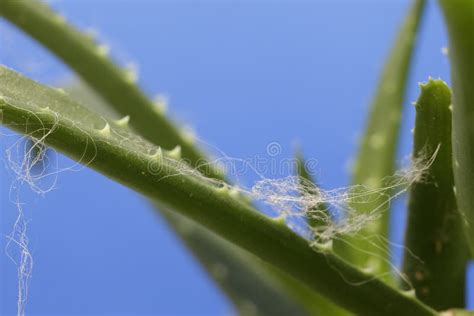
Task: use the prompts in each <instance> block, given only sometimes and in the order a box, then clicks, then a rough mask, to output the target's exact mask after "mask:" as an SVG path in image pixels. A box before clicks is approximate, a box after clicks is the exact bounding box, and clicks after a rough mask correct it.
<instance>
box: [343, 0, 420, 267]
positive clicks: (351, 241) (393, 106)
mask: <svg viewBox="0 0 474 316" xmlns="http://www.w3.org/2000/svg"><path fill="white" fill-rule="evenodd" d="M424 6H425V1H423V0H415V1H414V3H413V6H412V7H411V9H410V11H409V13H408V15H407V17H406V18H405V21H404V23H403V25H402V26H401V29H400V31H399V33H398V37H397V39H396V41H395V44H394V46H393V48H392V50H391V53H390V55H389V57H388V59H387V61H386V64H385V67H384V70H383V73H382V77H381V79H380V83H379V86H378V88H377V92H376V95H375V98H374V100H373V102H372V107H371V113H370V116H369V118H368V121H367V129H366V131H365V133H364V136H363V138H362V140H361V144H360V148H359V154H358V157H357V160H356V162H355V164H354V169H353V178H352V183H353V184H356V185H360V184H362V185H365V186H366V187H368V188H370V189H374V190H377V189H381V188H383V187H384V186H385V185H386V184H385V183H384V181H383V180H384V178H386V177H388V176H391V175H393V173H394V171H395V161H396V149H397V141H398V137H399V128H400V118H401V113H402V105H403V100H404V95H405V87H406V81H407V78H408V73H409V69H410V64H411V59H412V58H411V57H412V53H413V48H414V44H415V40H416V35H417V30H418V26H419V24H420V20H421V16H422V12H423V8H424ZM381 205H383V207H382V209H381V214H382V216H381V217H380V218H379V219H378V220H377V221H376V222H374V223H371V225H369V226H367V228H364V229H362V230H361V231H360V232H359V234H357V235H356V236H353V237H344V238H343V240H344V241H343V242H336V243H335V250H336V252H337V253H338V254H340V255H341V256H343V257H344V258H346V259H347V260H349V261H350V262H352V263H354V264H356V265H357V266H359V267H364V268H370V269H372V270H373V271H375V273H376V274H386V275H387V273H388V272H390V271H391V266H390V258H389V256H388V251H387V250H386V249H387V247H388V245H387V243H386V242H385V241H382V240H381V239H380V238H378V237H379V236H383V237H385V238H388V224H389V212H388V211H389V207H388V203H387V200H386V197H379V198H377V197H374V198H372V202H370V203H362V204H361V203H356V204H354V205H351V207H352V208H354V209H355V210H356V211H357V212H370V211H372V210H374V209H376V208H378V207H380V206H381ZM361 249H363V250H364V251H360V250H361Z"/></svg>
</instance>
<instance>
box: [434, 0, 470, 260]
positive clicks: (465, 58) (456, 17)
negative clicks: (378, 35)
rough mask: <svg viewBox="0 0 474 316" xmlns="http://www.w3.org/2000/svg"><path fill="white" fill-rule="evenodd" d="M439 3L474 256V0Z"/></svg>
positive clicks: (457, 175) (459, 190) (460, 192)
mask: <svg viewBox="0 0 474 316" xmlns="http://www.w3.org/2000/svg"><path fill="white" fill-rule="evenodd" d="M439 2H440V4H441V8H442V10H443V13H444V17H445V20H446V25H447V27H448V34H449V59H450V61H451V76H452V81H453V149H454V179H455V183H456V198H457V201H458V205H459V210H460V211H461V213H462V214H463V216H464V220H465V232H466V236H467V239H468V241H469V243H470V247H471V256H472V258H474V194H473V192H474V123H473V122H474V89H473V83H474V58H473V56H474V1H472V0H440V1H439Z"/></svg>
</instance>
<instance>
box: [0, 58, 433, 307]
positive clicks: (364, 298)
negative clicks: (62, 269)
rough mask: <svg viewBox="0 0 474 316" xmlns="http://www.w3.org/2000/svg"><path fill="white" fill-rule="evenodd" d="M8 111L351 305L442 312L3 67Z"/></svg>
mask: <svg viewBox="0 0 474 316" xmlns="http://www.w3.org/2000/svg"><path fill="white" fill-rule="evenodd" d="M46 106H47V107H48V108H46ZM0 111H1V113H2V122H3V124H4V125H5V126H7V127H8V128H11V129H13V130H15V131H17V132H20V133H23V134H27V135H30V136H32V137H36V138H39V139H44V140H45V142H46V144H48V145H49V146H51V147H53V148H55V149H57V150H59V151H61V152H63V153H65V154H66V155H68V156H69V157H71V158H72V159H75V160H76V161H79V162H81V163H83V164H85V165H87V166H89V167H91V168H93V169H95V170H97V171H99V172H101V173H103V174H104V175H106V176H108V177H110V178H112V179H114V180H115V181H117V182H119V183H122V184H124V185H126V186H128V187H130V188H131V189H133V190H136V191H137V192H140V193H142V194H143V195H145V196H147V197H149V198H151V199H156V200H159V201H160V202H162V203H164V204H165V205H168V206H169V207H171V208H173V209H175V210H177V211H179V212H180V213H181V214H183V215H185V216H187V217H188V218H191V219H193V220H194V221H196V222H198V223H200V224H202V225H203V226H205V227H207V228H208V229H210V230H211V231H213V232H214V233H216V234H218V235H220V236H222V237H224V238H225V239H227V240H228V241H230V242H232V243H234V244H236V245H238V246H240V247H242V248H243V249H245V250H247V251H249V252H250V253H252V254H254V255H256V256H257V257H259V258H260V259H262V260H264V261H266V262H268V263H270V264H273V265H274V266H275V267H277V268H279V269H281V270H283V271H285V272H287V273H288V274H290V275H291V276H293V277H294V278H296V279H297V280H299V281H300V282H303V283H304V284H306V285H307V286H308V287H309V288H311V289H313V290H315V291H318V292H320V293H321V294H322V295H324V296H325V297H327V298H329V299H330V300H332V301H333V302H335V303H337V304H339V305H341V306H343V307H345V308H347V309H348V310H350V311H353V312H355V313H358V314H363V315H421V316H423V315H435V314H436V313H435V311H433V310H432V309H430V308H429V307H427V306H426V305H424V304H422V303H421V302H419V301H418V300H416V299H415V298H414V297H413V296H409V295H405V294H403V293H402V292H400V291H398V290H396V289H394V288H392V287H390V286H388V285H386V284H385V283H383V282H381V281H380V280H377V279H375V278H374V277H373V276H372V275H370V274H366V273H363V272H362V271H359V270H358V269H356V268H355V267H353V266H352V265H351V264H349V263H347V262H345V261H344V260H342V259H340V258H339V257H338V256H336V255H334V254H332V253H331V251H329V250H323V249H319V251H315V250H314V249H312V248H311V247H310V246H309V244H308V241H307V240H305V239H303V238H302V237H301V236H299V235H297V234H296V233H294V232H293V231H291V230H290V229H289V228H288V227H287V226H286V225H284V223H282V222H281V221H278V220H273V219H271V218H268V217H266V216H265V215H262V214H260V213H258V212H257V211H256V210H255V209H253V208H252V207H251V206H250V205H249V204H248V203H243V202H241V201H240V200H238V199H236V198H235V197H234V196H233V195H232V194H231V192H230V191H229V190H228V189H227V188H226V187H224V188H216V187H215V186H212V185H210V184H209V183H207V181H206V179H204V178H203V177H202V176H198V175H196V174H195V173H188V172H186V171H185V169H183V167H182V164H181V163H180V162H179V161H176V160H175V159H173V158H172V157H171V156H170V154H169V153H165V152H163V153H161V154H160V153H159V152H158V151H156V147H154V146H153V145H151V144H149V143H147V142H145V141H144V140H141V141H140V140H139V139H138V138H137V137H136V136H135V135H134V134H132V133H130V132H128V131H127V130H126V129H125V128H123V127H121V126H119V125H117V124H115V123H113V122H108V124H106V120H104V118H102V117H99V116H97V115H96V114H94V113H93V112H90V111H88V110H87V109H85V108H83V107H82V106H81V105H79V104H76V103H74V102H73V101H71V100H70V99H69V98H68V97H67V96H66V95H64V94H63V93H61V92H59V91H56V90H54V89H51V88H48V87H44V86H41V85H39V84H37V83H35V82H33V81H31V80H29V79H27V78H25V77H22V76H20V75H18V74H16V73H15V72H13V71H11V70H9V69H7V68H3V67H2V68H0ZM45 133H46V134H45ZM46 135H47V136H46Z"/></svg>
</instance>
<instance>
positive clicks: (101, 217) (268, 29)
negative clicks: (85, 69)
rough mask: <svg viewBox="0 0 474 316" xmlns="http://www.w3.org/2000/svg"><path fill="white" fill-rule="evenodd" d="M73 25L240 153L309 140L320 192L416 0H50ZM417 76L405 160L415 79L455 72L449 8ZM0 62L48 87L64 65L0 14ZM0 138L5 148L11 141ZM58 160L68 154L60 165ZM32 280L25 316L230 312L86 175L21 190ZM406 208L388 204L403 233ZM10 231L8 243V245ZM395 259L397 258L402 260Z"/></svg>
mask: <svg viewBox="0 0 474 316" xmlns="http://www.w3.org/2000/svg"><path fill="white" fill-rule="evenodd" d="M51 2H52V3H53V6H54V7H55V8H57V9H59V10H60V11H61V12H63V13H64V14H65V16H66V17H67V19H68V20H70V21H72V22H73V23H74V24H75V25H78V26H80V27H81V28H93V29H94V30H97V32H98V34H99V37H100V38H101V39H102V40H103V41H104V42H106V43H108V44H110V46H111V48H112V50H111V52H112V55H113V56H114V57H115V58H117V59H118V60H119V61H120V62H122V63H127V62H133V63H136V64H137V65H138V66H139V70H140V71H139V73H140V79H139V80H140V84H141V85H142V87H143V88H144V89H145V90H146V91H147V92H148V93H149V94H150V95H154V94H158V93H160V94H165V95H167V96H168V97H169V102H170V113H171V115H172V116H173V117H174V118H175V119H176V120H177V121H179V122H184V123H185V124H186V125H190V126H192V127H193V128H194V129H195V130H196V131H197V134H198V136H199V137H200V138H202V139H203V140H205V141H206V142H209V143H211V144H212V145H214V146H216V147H218V148H219V149H220V150H222V151H224V152H225V153H226V154H228V155H229V156H232V157H239V158H246V157H253V156H254V155H256V154H263V153H265V149H266V146H267V144H268V143H270V142H279V143H280V144H281V146H282V148H283V152H282V154H281V157H282V158H284V157H291V155H292V152H293V149H294V147H293V145H294V143H295V142H296V141H297V142H298V143H299V144H301V145H302V147H303V149H304V153H305V155H306V156H307V157H311V158H316V159H317V160H318V161H319V165H318V171H319V173H318V179H319V182H320V184H321V185H322V186H323V187H325V188H335V187H341V186H344V185H347V184H348V179H349V177H348V173H347V169H346V166H347V163H348V161H349V160H350V158H351V157H353V156H354V153H355V150H356V140H357V135H358V134H359V133H360V131H361V128H362V126H363V123H364V118H365V116H366V113H367V108H368V105H369V103H370V99H371V96H372V93H373V91H374V88H375V85H376V82H377V78H378V75H379V71H380V69H381V67H382V64H383V61H384V57H385V55H386V53H387V52H388V49H389V47H390V45H391V42H392V39H393V37H394V34H395V32H396V30H397V27H398V25H399V22H400V21H401V19H402V17H403V14H404V12H405V10H406V8H407V6H408V3H409V1H407V0H392V1H376V0H359V1H353V0H338V1H329V0H326V1H302V0H296V1H276V0H258V1H210V0H209V1H171V0H169V1H168V0H166V1H145V0H138V1H137V0H136V1H132V0H127V1H124V0H122V1H109V0H95V1H91V0H85V1H84V0H82V1H79V0H63V1H51ZM428 2H429V5H428V10H427V14H426V15H425V20H424V21H423V25H422V31H421V34H420V42H419V43H418V49H417V52H416V55H415V60H414V68H413V71H412V73H411V77H410V82H409V89H408V95H407V98H406V105H407V106H406V111H405V112H406V113H405V120H404V124H403V133H402V134H403V135H402V142H401V146H400V151H399V153H400V158H403V157H406V156H407V155H408V154H409V153H410V148H411V140H410V133H409V130H410V129H411V128H412V125H413V114H414V113H413V109H412V107H411V106H410V103H411V101H413V100H415V99H416V96H417V94H418V85H417V82H420V81H425V80H426V79H427V78H428V76H433V77H441V78H442V79H445V80H449V68H448V67H449V64H448V61H447V59H446V57H445V56H443V55H442V54H441V48H442V47H443V46H446V45H447V39H446V34H445V32H444V29H443V25H442V21H441V16H440V13H439V12H438V9H437V7H436V6H435V5H434V1H428ZM0 28H1V29H0V40H1V43H0V61H1V63H3V64H6V65H8V66H10V67H12V68H14V69H16V70H19V71H21V72H23V73H25V74H26V75H28V76H31V77H33V78H35V79H38V80H40V81H43V82H46V83H49V84H54V85H57V84H61V83H62V82H64V80H66V79H67V78H70V77H71V73H70V71H69V70H68V69H67V68H66V67H65V66H63V65H62V64H61V63H59V62H58V61H57V60H56V59H55V58H53V57H51V55H50V54H49V53H48V52H47V51H45V50H44V49H42V48H41V47H39V46H38V45H37V44H35V43H34V42H32V41H31V40H30V39H29V38H27V37H26V36H24V35H23V34H21V33H20V32H19V31H17V30H15V29H14V28H13V27H11V26H10V25H8V24H7V23H5V22H4V21H0ZM4 139H5V137H2V142H1V144H2V145H1V146H2V147H1V149H2V152H3V150H4V149H5V146H6V143H7V142H8V141H6V140H5V141H4ZM61 163H62V164H63V165H66V166H67V165H70V164H71V162H70V161H68V160H66V159H63V158H62V159H61ZM0 170H1V182H0V185H1V212H0V216H1V217H0V219H1V223H0V224H1V226H0V227H1V228H0V229H1V232H2V236H4V235H6V234H8V233H9V232H10V230H11V227H12V224H13V221H14V218H15V215H16V210H15V206H14V205H13V204H12V203H11V202H10V201H9V198H8V194H9V189H10V185H11V183H12V178H11V173H10V172H8V170H7V169H6V168H5V167H3V166H1V169H0ZM22 198H23V199H22V201H23V202H25V205H24V207H25V209H26V210H27V211H28V214H29V217H30V219H31V222H30V232H29V237H30V242H31V247H32V250H33V256H34V262H35V265H34V273H33V278H32V279H31V284H30V297H29V303H28V306H27V313H28V314H29V315H69V314H78V315H119V314H122V315H126V314H129V315H149V314H161V315H224V314H229V312H230V311H231V306H230V304H229V302H228V301H227V300H226V298H225V297H224V296H223V295H222V294H220V293H219V291H218V290H217V289H216V288H215V286H214V285H213V284H212V283H211V282H210V281H209V280H208V278H207V276H206V275H205V273H204V272H203V270H202V269H201V268H200V267H199V265H198V264H196V263H195V262H194V261H193V259H192V257H191V255H190V254H189V253H188V252H187V251H186V249H185V248H184V247H183V246H182V245H181V244H180V242H179V241H178V240H177V239H176V237H175V236H174V235H173V233H172V232H170V231H169V230H168V229H167V227H166V226H165V225H164V224H163V222H161V221H160V219H159V218H157V216H156V215H155V214H153V212H152V211H151V210H150V207H149V206H148V205H147V203H146V202H145V200H144V199H142V198H141V197H140V196H138V195H137V194H135V193H134V192H132V191H130V190H128V189H127V188H124V187H122V186H121V185H118V184H115V183H113V182H111V181H109V180H108V179H106V178H104V177H102V176H101V175H99V174H97V173H95V172H93V171H91V170H87V169H82V170H81V171H79V172H63V173H61V174H60V176H59V179H58V183H57V189H56V190H54V191H53V192H50V193H48V194H47V195H45V196H44V197H42V196H37V195H33V194H24V195H23V196H22ZM403 205H404V203H403V201H400V202H397V207H396V210H395V212H394V218H396V220H395V221H396V222H397V223H398V224H397V227H399V229H394V230H393V234H392V235H393V240H394V241H396V242H401V240H402V234H401V230H400V223H401V222H402V218H403ZM5 241H6V240H5V238H3V237H2V240H1V242H0V248H1V249H4V247H5ZM395 257H396V259H395V260H396V262H399V261H400V258H399V255H398V256H395ZM0 263H1V274H0V278H1V282H0V286H1V289H0V291H1V296H0V299H1V301H0V305H1V310H0V311H1V313H2V315H3V314H6V315H9V314H13V313H15V309H16V295H17V292H16V286H17V285H16V268H15V266H14V265H13V264H12V263H11V262H10V261H9V259H8V258H7V257H6V256H5V255H1V256H0Z"/></svg>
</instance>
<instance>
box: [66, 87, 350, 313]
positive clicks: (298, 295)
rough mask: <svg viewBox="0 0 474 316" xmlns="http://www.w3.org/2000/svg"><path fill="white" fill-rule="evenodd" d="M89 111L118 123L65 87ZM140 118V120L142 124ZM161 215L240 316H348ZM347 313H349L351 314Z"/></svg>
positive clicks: (107, 109)
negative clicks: (308, 315)
mask: <svg viewBox="0 0 474 316" xmlns="http://www.w3.org/2000/svg"><path fill="white" fill-rule="evenodd" d="M64 90H65V91H66V92H67V93H68V94H69V96H71V97H72V98H73V99H75V100H78V101H80V103H81V104H83V105H84V106H86V107H87V108H88V109H90V110H92V111H94V112H97V113H101V114H102V115H104V116H106V117H108V118H110V117H115V118H117V114H116V113H115V111H114V107H113V106H112V105H110V104H108V103H107V102H103V101H102V100H100V99H99V98H98V97H97V95H96V94H95V93H94V92H93V91H91V90H90V89H88V88H87V87H86V86H85V85H83V84H81V83H80V82H79V81H73V82H71V83H69V84H68V85H66V86H65V87H64ZM140 118H141V117H136V118H135V119H140ZM154 206H155V210H156V211H157V212H158V213H160V215H161V217H162V218H163V219H164V220H165V221H166V222H167V223H168V224H169V225H170V226H171V228H173V229H174V231H175V233H176V234H177V236H179V238H180V239H181V240H182V241H183V243H184V244H185V245H186V246H187V248H188V249H189V250H190V251H191V252H192V253H193V255H194V256H195V257H196V258H197V259H198V261H199V262H200V264H201V265H202V266H203V267H204V269H205V270H206V271H207V272H208V275H209V276H210V277H211V278H212V279H213V280H214V282H215V283H216V284H217V285H218V286H219V288H220V289H221V290H222V291H223V292H224V293H225V294H226V295H227V296H228V297H229V299H230V300H231V301H232V302H233V304H234V306H235V308H236V309H237V311H239V314H241V315H246V314H251V313H252V312H255V313H257V314H258V315H274V314H278V313H281V314H288V315H290V314H291V315H305V314H310V315H328V316H331V315H334V316H335V315H344V314H345V313H346V312H345V311H344V310H343V309H341V308H340V307H338V306H336V305H335V304H333V303H331V302H330V301H328V300H327V299H325V298H323V297H321V296H320V295H318V294H317V293H316V292H314V291H312V290H311V289H308V288H307V287H306V286H304V285H302V284H301V282H299V281H297V280H295V279H293V278H291V277H290V276H288V275H287V274H286V273H283V272H281V271H279V270H277V269H275V268H273V267H272V266H271V265H268V264H265V263H264V262H263V261H262V260H259V259H258V258H256V257H255V256H252V255H250V254H249V253H248V252H246V251H243V250H241V249H240V248H239V247H236V246H235V245H234V244H232V243H230V242H227V241H225V240H224V239H222V238H221V237H219V236H217V235H216V234H213V233H211V232H210V231H209V230H207V229H205V228H204V227H202V226H201V225H199V224H197V223H195V222H193V221H191V220H189V219H186V218H185V217H184V216H180V215H179V214H176V213H174V212H172V211H170V210H168V209H167V208H166V207H164V206H161V207H160V206H159V205H158V203H155V205H154ZM346 314H347V313H346Z"/></svg>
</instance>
